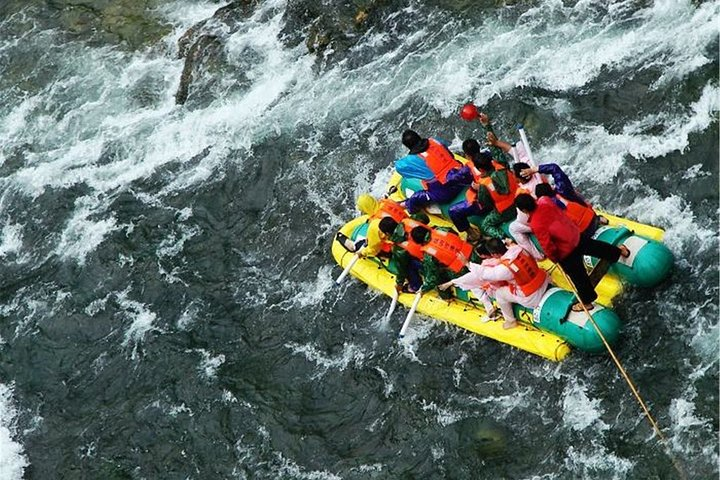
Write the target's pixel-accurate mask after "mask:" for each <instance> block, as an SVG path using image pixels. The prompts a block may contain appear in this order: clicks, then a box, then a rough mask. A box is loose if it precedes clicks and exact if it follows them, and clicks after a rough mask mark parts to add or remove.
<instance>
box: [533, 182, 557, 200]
mask: <svg viewBox="0 0 720 480" xmlns="http://www.w3.org/2000/svg"><path fill="white" fill-rule="evenodd" d="M554 196H555V190H553V188H552V187H551V186H550V184H549V183H538V184H537V185H535V197H536V198H540V197H554Z"/></svg>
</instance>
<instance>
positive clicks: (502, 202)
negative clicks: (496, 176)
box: [480, 160, 518, 213]
mask: <svg viewBox="0 0 720 480" xmlns="http://www.w3.org/2000/svg"><path fill="white" fill-rule="evenodd" d="M492 163H493V167H495V171H496V172H500V171H502V170H505V171H506V172H508V175H507V177H508V186H509V187H510V191H509V192H508V193H506V194H504V195H503V194H500V193H498V191H497V190H495V185H493V182H492V179H491V178H490V177H489V176H488V177H483V178H482V179H480V183H481V184H482V185H484V186H485V188H487V190H488V192H489V193H490V197H491V198H492V200H493V203H494V204H495V209H496V210H497V211H498V212H500V213H503V212H504V211H505V210H507V209H508V208H511V207H512V206H513V205H514V204H515V191H516V190H517V188H518V181H517V179H516V178H515V175H513V174H512V173H511V172H509V171H508V169H507V168H505V167H504V166H502V165H501V164H499V163H498V162H496V161H495V160H493V162H492Z"/></svg>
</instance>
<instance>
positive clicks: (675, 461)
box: [555, 264, 687, 480]
mask: <svg viewBox="0 0 720 480" xmlns="http://www.w3.org/2000/svg"><path fill="white" fill-rule="evenodd" d="M555 266H558V264H555ZM558 270H560V272H562V275H563V277H565V280H566V281H567V283H568V284H569V285H570V288H571V289H572V292H573V294H574V295H575V298H576V299H577V301H578V303H579V304H580V305H581V306H582V309H583V310H584V311H585V314H586V315H587V317H588V319H589V320H590V323H592V326H593V327H595V331H597V333H598V335H599V336H600V339H601V340H602V342H603V344H604V345H605V348H607V351H608V352H609V353H610V356H611V357H612V359H613V361H614V362H615V365H616V366H617V368H618V370H620V373H621V374H622V376H623V378H625V381H626V382H627V384H628V385H629V386H630V390H632V392H633V394H634V395H635V398H636V399H637V401H638V403H640V406H641V407H642V409H643V411H644V412H645V416H646V417H647V419H648V421H649V422H650V424H651V425H652V427H653V429H654V430H655V433H656V434H657V436H658V438H660V440H661V441H662V443H663V446H664V447H665V450H666V453H667V455H668V457H670V459H671V460H672V463H673V465H674V466H675V469H676V470H677V471H678V473H679V474H680V478H682V479H683V480H685V479H686V478H687V476H686V475H685V471H684V470H683V468H682V466H681V465H680V463H679V461H678V459H677V458H676V457H675V456H674V455H673V454H672V451H671V450H670V446H669V445H668V441H667V438H665V435H663V433H662V431H661V430H660V427H659V426H658V424H657V422H656V421H655V419H654V418H653V416H652V415H650V410H648V408H647V406H646V405H645V402H644V401H643V399H642V397H640V393H638V391H637V388H635V384H634V383H633V381H632V380H631V379H630V376H629V375H628V373H627V372H626V371H625V368H623V366H622V364H621V363H620V360H618V358H617V356H616V355H615V352H614V351H613V349H612V348H611V347H610V344H609V343H608V341H607V340H606V339H605V336H604V335H603V333H602V331H601V330H600V327H598V326H597V323H595V319H594V318H593V316H592V314H591V313H590V311H589V310H588V309H587V307H585V303H583V301H582V300H581V299H580V294H579V293H578V291H577V289H576V288H575V284H573V283H572V280H570V277H568V275H567V273H565V270H563V269H562V267H560V268H559V269H558Z"/></svg>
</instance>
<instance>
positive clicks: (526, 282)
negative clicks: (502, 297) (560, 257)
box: [500, 250, 547, 297]
mask: <svg viewBox="0 0 720 480" xmlns="http://www.w3.org/2000/svg"><path fill="white" fill-rule="evenodd" d="M500 263H502V264H503V265H505V266H506V267H507V268H508V269H509V270H510V272H512V275H513V280H514V281H515V288H519V289H520V291H522V293H523V295H525V296H526V297H527V296H530V295H532V294H533V293H535V292H536V291H537V290H538V289H539V288H540V287H542V285H543V283H544V282H545V279H546V278H547V273H546V272H545V270H543V269H542V268H540V266H539V265H538V264H537V262H536V261H535V259H534V258H532V256H531V255H530V254H529V253H527V252H526V251H524V250H523V251H522V252H521V253H520V254H519V255H518V256H517V257H515V259H513V260H512V261H511V260H507V259H502V260H500ZM513 287H514V285H510V288H511V289H512V290H514V289H513ZM513 293H514V292H513Z"/></svg>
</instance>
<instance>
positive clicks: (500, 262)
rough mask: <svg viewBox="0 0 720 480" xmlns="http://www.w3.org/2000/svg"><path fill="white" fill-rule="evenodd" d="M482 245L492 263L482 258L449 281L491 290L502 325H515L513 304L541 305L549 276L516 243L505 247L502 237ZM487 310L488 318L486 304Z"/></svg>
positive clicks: (510, 326) (466, 287) (504, 326)
mask: <svg viewBox="0 0 720 480" xmlns="http://www.w3.org/2000/svg"><path fill="white" fill-rule="evenodd" d="M485 248H486V249H487V251H488V253H489V255H490V256H491V258H493V259H494V260H495V261H494V262H491V261H484V262H483V263H482V264H481V265H468V268H469V270H470V272H469V273H467V274H465V275H463V276H461V277H458V278H455V279H453V280H451V281H450V282H449V283H451V284H453V285H455V286H459V287H460V288H463V289H473V288H477V287H478V286H480V287H482V288H483V289H484V290H485V291H486V292H487V291H489V292H492V293H491V295H492V296H493V297H495V300H496V301H497V304H498V306H499V307H500V311H501V312H502V314H503V317H504V318H505V322H504V323H503V328H505V329H509V328H513V327H516V326H517V319H516V318H515V312H514V311H513V304H514V303H517V304H518V305H522V306H524V307H527V308H535V307H537V306H538V305H540V301H541V300H542V298H543V296H544V295H545V292H546V291H547V288H548V285H549V284H550V279H549V277H548V274H547V273H546V272H545V270H543V269H542V268H540V266H539V265H538V264H537V262H536V261H535V259H534V258H532V256H531V255H530V254H529V253H528V252H527V251H526V250H525V249H523V248H522V247H521V246H519V245H515V244H511V245H510V247H509V248H508V247H507V246H506V245H505V243H503V241H502V240H500V239H497V238H491V239H490V240H488V241H487V242H486V243H485ZM445 286H446V284H443V285H441V286H440V287H439V288H442V287H445ZM473 292H474V290H473ZM486 311H487V312H488V317H489V318H490V313H491V311H490V310H487V305H486Z"/></svg>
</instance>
